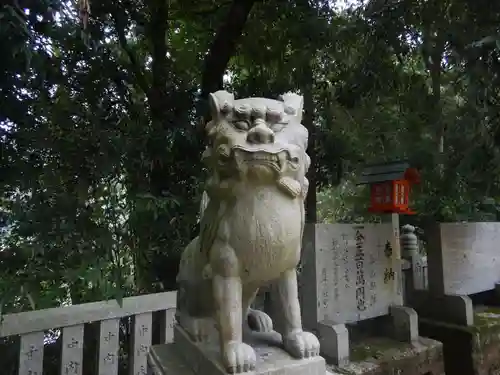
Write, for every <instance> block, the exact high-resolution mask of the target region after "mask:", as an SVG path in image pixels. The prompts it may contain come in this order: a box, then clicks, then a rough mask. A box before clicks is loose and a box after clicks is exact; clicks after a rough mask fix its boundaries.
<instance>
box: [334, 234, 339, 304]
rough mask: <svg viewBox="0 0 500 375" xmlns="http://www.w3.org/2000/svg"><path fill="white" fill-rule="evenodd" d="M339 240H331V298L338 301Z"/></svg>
mask: <svg viewBox="0 0 500 375" xmlns="http://www.w3.org/2000/svg"><path fill="white" fill-rule="evenodd" d="M339 249H340V245H339V242H338V241H337V240H336V239H335V238H334V239H333V241H332V260H333V299H334V301H335V302H338V301H339V297H340V291H339V283H340V265H339Z"/></svg>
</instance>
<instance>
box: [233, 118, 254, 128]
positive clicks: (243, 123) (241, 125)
mask: <svg viewBox="0 0 500 375" xmlns="http://www.w3.org/2000/svg"><path fill="white" fill-rule="evenodd" d="M233 124H234V127H235V128H236V129H238V130H248V129H249V128H250V123H249V122H248V121H245V120H239V121H235V122H234V123H233Z"/></svg>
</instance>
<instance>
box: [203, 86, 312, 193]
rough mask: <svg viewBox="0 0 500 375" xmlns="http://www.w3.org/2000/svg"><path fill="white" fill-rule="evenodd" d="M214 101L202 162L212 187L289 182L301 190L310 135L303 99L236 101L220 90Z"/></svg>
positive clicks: (285, 95)
mask: <svg viewBox="0 0 500 375" xmlns="http://www.w3.org/2000/svg"><path fill="white" fill-rule="evenodd" d="M209 101H210V108H211V114H212V121H210V122H209V123H207V126H206V128H207V133H208V147H207V149H206V150H205V152H204V155H203V159H204V162H205V163H206V164H207V167H208V168H209V169H210V171H211V174H212V183H216V184H222V183H224V182H227V181H232V182H236V181H240V182H248V183H256V184H270V183H271V184H272V183H274V182H276V183H278V182H279V181H280V180H282V179H283V178H286V179H289V180H290V179H292V180H295V181H297V182H298V183H299V184H300V185H301V186H302V184H303V183H304V181H303V180H304V179H305V173H306V171H307V169H308V168H309V164H310V159H309V157H308V156H307V154H306V148H307V140H308V132H307V129H306V128H305V127H304V126H303V125H302V124H301V123H300V122H301V119H302V102H303V100H302V97H301V96H299V95H296V94H292V93H288V94H284V95H282V97H281V100H273V99H266V98H244V99H238V100H235V99H234V96H233V95H232V94H231V93H228V92H227V91H217V92H216V93H214V94H210V98H209Z"/></svg>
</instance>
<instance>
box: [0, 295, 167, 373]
mask: <svg viewBox="0 0 500 375" xmlns="http://www.w3.org/2000/svg"><path fill="white" fill-rule="evenodd" d="M175 304H176V292H166V293H157V294H149V295H143V296H137V297H129V298H124V299H123V304H122V306H121V307H120V306H119V305H118V303H117V302H116V301H115V300H112V301H105V302H95V303H87V304H81V305H73V306H68V307H60V308H53V309H46V310H38V311H28V312H22V313H19V314H9V315H4V316H3V317H2V320H1V323H0V338H5V337H11V336H20V350H19V372H18V373H19V375H42V374H43V367H44V366H43V360H44V347H45V345H46V337H47V331H50V330H54V329H60V331H61V334H62V338H61V340H62V349H61V353H60V356H61V357H60V358H61V359H60V374H61V375H82V374H83V372H82V371H83V370H82V369H83V366H84V364H83V358H84V331H85V327H86V324H88V323H96V324H98V325H99V333H98V345H97V346H98V347H97V353H96V355H97V371H95V372H94V371H93V372H92V373H96V374H98V375H117V374H118V365H119V354H120V353H119V350H120V342H119V338H120V332H119V330H120V319H123V318H128V317H130V318H131V319H132V329H131V340H130V341H131V347H130V352H129V354H128V359H129V361H130V362H129V366H128V368H129V374H131V375H146V374H147V354H148V351H149V347H150V346H151V343H152V337H153V335H152V334H153V313H155V315H156V317H159V322H158V324H159V325H158V326H157V327H154V329H159V330H160V342H161V343H168V342H171V341H172V340H173V323H174V320H175V317H174V316H175ZM155 322H156V319H155ZM0 373H3V371H1V370H0Z"/></svg>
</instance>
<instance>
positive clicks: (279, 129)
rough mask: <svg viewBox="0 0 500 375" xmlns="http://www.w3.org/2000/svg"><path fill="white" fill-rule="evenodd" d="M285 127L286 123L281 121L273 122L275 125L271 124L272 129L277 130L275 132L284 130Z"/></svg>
mask: <svg viewBox="0 0 500 375" xmlns="http://www.w3.org/2000/svg"><path fill="white" fill-rule="evenodd" d="M284 127H285V124H280V123H278V124H273V125H272V126H271V130H272V131H273V132H275V133H278V132H280V131H282V130H283V128H284Z"/></svg>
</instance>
